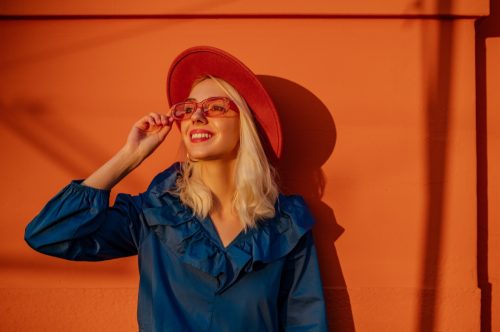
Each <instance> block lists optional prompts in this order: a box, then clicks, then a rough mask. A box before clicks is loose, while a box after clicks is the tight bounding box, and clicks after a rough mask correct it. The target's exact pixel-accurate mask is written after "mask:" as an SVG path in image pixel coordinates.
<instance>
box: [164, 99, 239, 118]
mask: <svg viewBox="0 0 500 332" xmlns="http://www.w3.org/2000/svg"><path fill="white" fill-rule="evenodd" d="M214 100H222V101H224V107H225V108H226V111H225V112H224V113H221V114H220V115H218V116H214V115H209V113H208V112H209V110H208V109H206V108H205V105H206V103H207V102H210V101H214ZM186 103H191V104H193V105H194V106H195V109H194V111H192V112H190V113H185V114H190V115H189V116H188V117H187V118H185V117H182V118H178V117H176V116H175V108H176V107H177V106H179V105H184V104H186ZM200 108H201V110H202V113H203V116H204V117H207V118H217V117H219V118H220V117H224V116H225V114H227V113H228V112H229V111H230V110H233V111H235V112H236V113H239V112H240V110H239V108H238V106H236V104H235V103H234V101H232V100H231V99H230V98H228V97H210V98H207V99H204V100H202V101H200V102H197V101H196V100H186V101H181V102H179V103H176V104H174V105H172V107H170V111H171V112H170V114H171V118H172V120H173V121H177V122H180V121H185V120H189V119H191V117H192V116H193V115H194V114H195V113H196V112H197V111H198V109H200Z"/></svg>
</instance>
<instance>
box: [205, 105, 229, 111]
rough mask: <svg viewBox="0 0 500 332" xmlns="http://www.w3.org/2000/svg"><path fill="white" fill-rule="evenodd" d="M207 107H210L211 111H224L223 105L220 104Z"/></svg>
mask: <svg viewBox="0 0 500 332" xmlns="http://www.w3.org/2000/svg"><path fill="white" fill-rule="evenodd" d="M209 109H210V111H213V112H224V111H226V108H225V107H224V106H221V105H211V106H210V108H209Z"/></svg>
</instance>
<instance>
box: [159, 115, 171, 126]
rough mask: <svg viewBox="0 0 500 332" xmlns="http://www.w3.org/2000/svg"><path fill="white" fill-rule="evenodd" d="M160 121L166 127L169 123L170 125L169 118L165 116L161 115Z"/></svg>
mask: <svg viewBox="0 0 500 332" xmlns="http://www.w3.org/2000/svg"><path fill="white" fill-rule="evenodd" d="M160 120H161V124H162V125H164V126H168V125H169V123H168V118H167V116H166V115H165V114H160Z"/></svg>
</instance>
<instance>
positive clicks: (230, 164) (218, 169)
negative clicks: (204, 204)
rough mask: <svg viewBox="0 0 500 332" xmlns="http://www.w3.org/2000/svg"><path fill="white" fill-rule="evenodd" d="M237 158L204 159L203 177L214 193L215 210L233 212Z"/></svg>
mask: <svg viewBox="0 0 500 332" xmlns="http://www.w3.org/2000/svg"><path fill="white" fill-rule="evenodd" d="M235 165H236V159H231V160H210V161H203V164H202V167H201V178H202V180H203V182H204V183H205V184H206V185H207V186H208V187H209V188H210V190H211V191H212V193H213V195H214V211H213V212H215V213H218V214H226V213H231V207H232V200H233V195H234V192H235V189H236V187H235V181H234V168H235Z"/></svg>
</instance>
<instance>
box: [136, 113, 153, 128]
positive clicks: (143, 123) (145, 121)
mask: <svg viewBox="0 0 500 332" xmlns="http://www.w3.org/2000/svg"><path fill="white" fill-rule="evenodd" d="M134 127H136V128H139V129H140V130H148V129H149V127H150V124H149V122H148V117H147V116H144V117H142V118H141V119H140V120H139V121H137V122H136V123H134Z"/></svg>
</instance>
